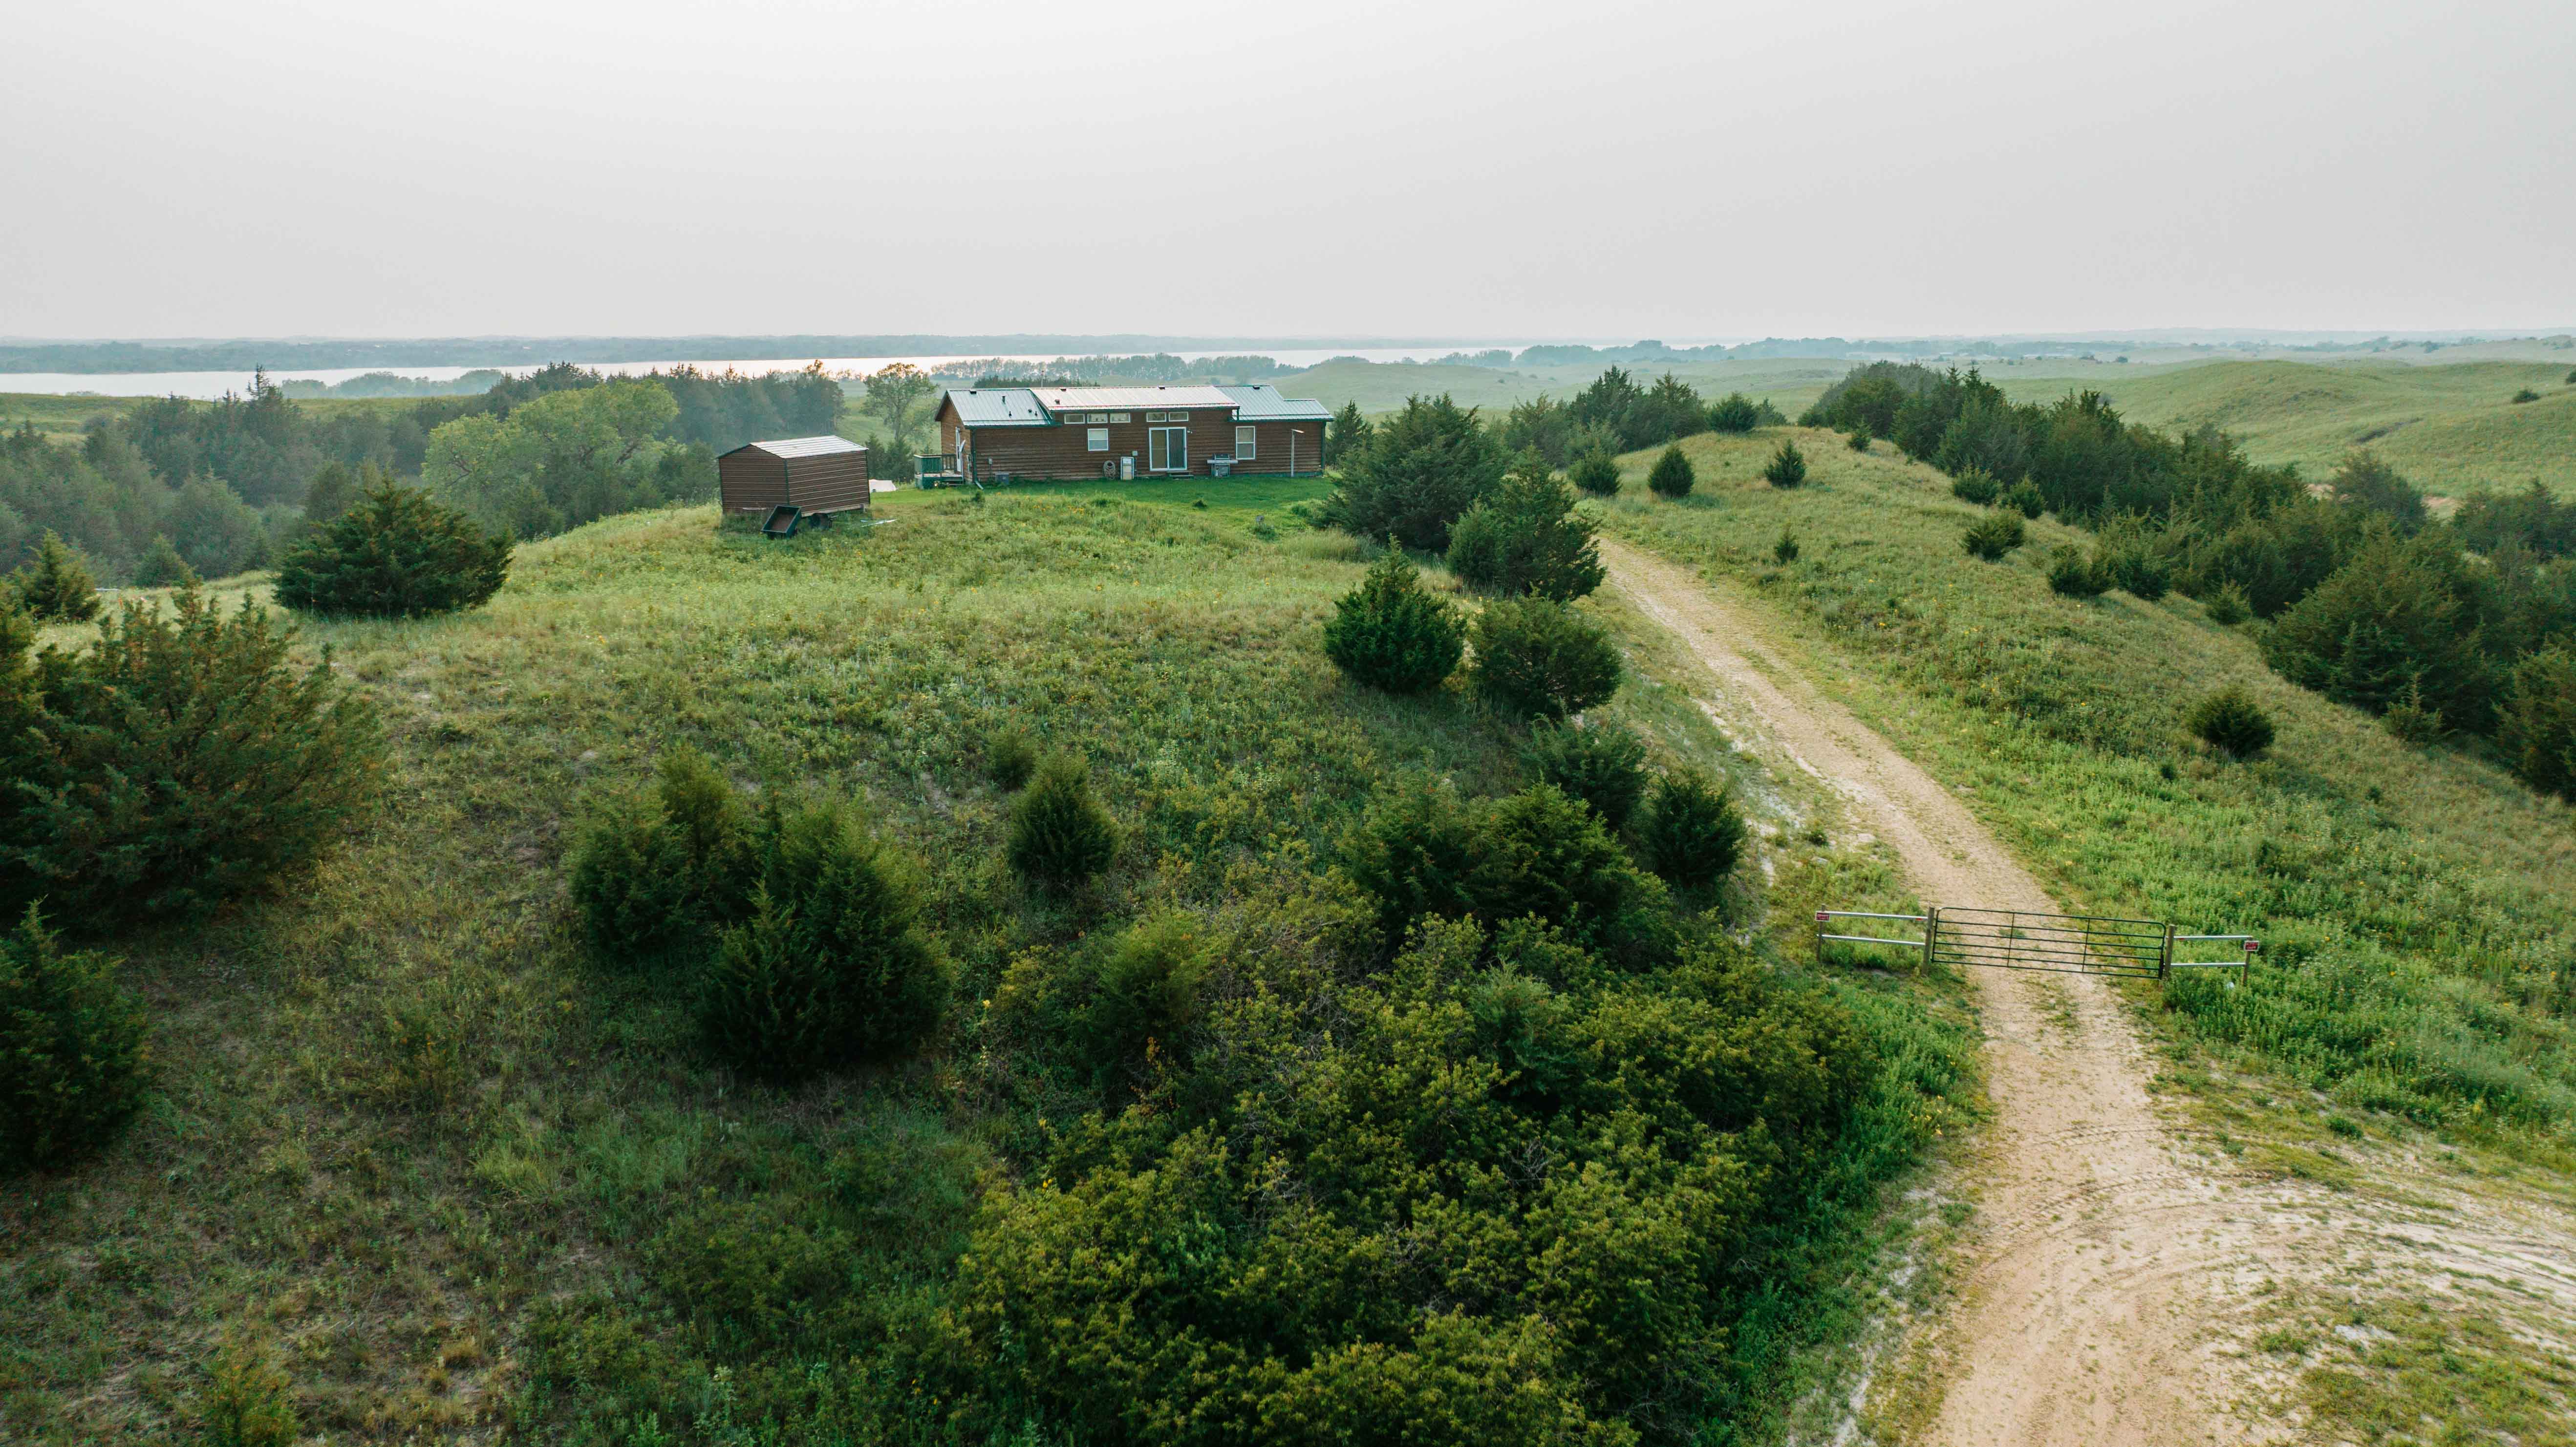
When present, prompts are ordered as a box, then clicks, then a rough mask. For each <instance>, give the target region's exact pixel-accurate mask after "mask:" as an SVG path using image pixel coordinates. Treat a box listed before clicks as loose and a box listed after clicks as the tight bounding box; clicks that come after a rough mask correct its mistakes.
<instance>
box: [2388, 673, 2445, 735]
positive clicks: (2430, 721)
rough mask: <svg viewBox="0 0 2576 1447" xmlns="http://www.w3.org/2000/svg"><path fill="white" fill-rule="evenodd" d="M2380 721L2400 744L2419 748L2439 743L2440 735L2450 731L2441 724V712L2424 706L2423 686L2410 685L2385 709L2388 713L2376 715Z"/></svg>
mask: <svg viewBox="0 0 2576 1447" xmlns="http://www.w3.org/2000/svg"><path fill="white" fill-rule="evenodd" d="M2379 721H2380V722H2381V723H2382V724H2385V725H2387V727H2388V732H2389V734H2390V735H2391V736H2393V737H2394V738H2396V739H2397V740H2398V741H2399V742H2400V743H2408V744H2413V745H2415V746H2416V747H2418V748H2421V747H2423V746H2424V745H2426V744H2434V743H2439V742H2441V739H2442V735H2444V734H2446V733H2448V732H2450V726H2449V725H2448V724H2446V723H2444V722H2443V721H2442V711H2441V709H2439V708H2437V707H2435V706H2433V705H2431V704H2428V703H2426V702H2425V701H2424V690H2423V688H2422V686H2421V685H2418V684H2412V683H2410V684H2408V685H2407V687H2406V692H2404V693H2403V694H2400V695H2399V696H2398V698H2397V701H2396V702H2394V703H2392V704H2390V705H2389V706H2388V712H2386V713H2384V714H2381V715H2380V716H2379Z"/></svg>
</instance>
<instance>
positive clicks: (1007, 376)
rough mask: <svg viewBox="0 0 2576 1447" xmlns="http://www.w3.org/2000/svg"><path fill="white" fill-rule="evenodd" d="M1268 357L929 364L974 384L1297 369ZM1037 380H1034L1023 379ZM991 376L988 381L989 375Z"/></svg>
mask: <svg viewBox="0 0 2576 1447" xmlns="http://www.w3.org/2000/svg"><path fill="white" fill-rule="evenodd" d="M1297 370H1298V369H1297V368H1295V367H1290V366H1286V365H1283V364H1282V363H1280V362H1278V361H1276V360H1274V359H1273V358H1270V357H1252V356H1244V357H1200V358H1197V359H1195V360H1184V359H1182V358H1180V357H1176V356H1173V355H1172V354H1171V353H1169V352H1156V353H1154V354H1152V355H1151V356H1134V357H1058V358H1056V359H1055V360H1053V361H1051V362H1024V361H1013V360H1011V359H1010V358H1008V357H982V358H978V359H976V360H973V361H966V362H947V363H943V364H941V365H939V366H936V367H932V368H930V369H929V374H930V375H931V376H932V377H934V378H936V379H938V380H940V381H942V382H963V383H968V384H970V385H973V386H979V387H991V386H1015V387H1026V386H1033V385H1034V386H1048V385H1058V386H1061V385H1068V384H1073V383H1085V382H1179V381H1184V380H1187V379H1189V378H1193V377H1226V378H1233V379H1239V380H1242V381H1247V382H1248V381H1252V380H1254V379H1256V378H1261V377H1278V376H1284V375H1286V374H1287V373H1290V372H1294V371H1297ZM1032 378H1034V379H1038V380H1035V381H1030V380H1025V379H1032ZM988 379H989V380H988Z"/></svg>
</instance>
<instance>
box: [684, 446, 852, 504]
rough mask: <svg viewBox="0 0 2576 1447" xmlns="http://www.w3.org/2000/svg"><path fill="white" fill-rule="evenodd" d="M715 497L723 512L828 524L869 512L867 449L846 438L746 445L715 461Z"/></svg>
mask: <svg viewBox="0 0 2576 1447" xmlns="http://www.w3.org/2000/svg"><path fill="white" fill-rule="evenodd" d="M716 494H717V496H718V498H719V499H720V500H721V502H722V504H723V507H724V510H725V512H727V513H729V514H730V513H738V512H748V513H762V514H768V513H773V512H775V511H776V510H777V509H779V508H783V507H786V508H794V509H796V512H795V513H794V514H792V515H791V516H797V517H803V518H809V519H828V518H829V517H831V516H832V514H834V513H841V512H865V511H867V509H868V450H867V449H866V448H864V447H862V446H860V445H859V444H857V443H855V442H852V441H851V440H849V439H848V438H846V437H781V438H776V439H773V440H771V441H768V442H746V443H744V444H743V445H742V446H740V447H737V448H735V449H734V450H733V451H731V452H727V453H724V454H722V455H721V456H719V457H717V458H716Z"/></svg>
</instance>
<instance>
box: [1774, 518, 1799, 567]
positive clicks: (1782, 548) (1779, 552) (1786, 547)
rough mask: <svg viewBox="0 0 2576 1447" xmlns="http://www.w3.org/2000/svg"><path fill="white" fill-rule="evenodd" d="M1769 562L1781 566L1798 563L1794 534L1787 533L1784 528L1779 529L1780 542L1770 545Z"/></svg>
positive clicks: (1796, 543)
mask: <svg viewBox="0 0 2576 1447" xmlns="http://www.w3.org/2000/svg"><path fill="white" fill-rule="evenodd" d="M1771 561H1773V562H1775V563H1781V564H1787V563H1794V562H1796V561H1798V535H1797V534H1796V533H1793V532H1791V531H1789V530H1788V529H1787V528H1785V527H1784V528H1782V529H1780V541H1778V542H1776V543H1773V544H1772V545H1771Z"/></svg>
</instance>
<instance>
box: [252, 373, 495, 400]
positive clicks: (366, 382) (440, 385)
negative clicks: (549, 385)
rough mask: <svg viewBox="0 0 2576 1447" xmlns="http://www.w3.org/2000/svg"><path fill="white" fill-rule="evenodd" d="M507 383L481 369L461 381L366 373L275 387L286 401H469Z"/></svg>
mask: <svg viewBox="0 0 2576 1447" xmlns="http://www.w3.org/2000/svg"><path fill="white" fill-rule="evenodd" d="M509 379H510V374H509V373H507V372H504V371H500V370H498V369H497V368H493V367H482V368H478V369H476V370H474V371H471V372H467V373H466V374H464V375H463V376H461V377H450V378H448V379H447V380H446V381H443V382H441V381H437V380H434V379H432V378H429V377H406V376H404V375H402V374H401V373H399V372H369V373H366V374H365V375H363V376H357V377H351V378H350V379H349V380H347V381H345V382H331V383H324V382H318V381H315V380H314V379H312V378H310V377H292V378H289V379H287V380H286V381H283V382H280V383H278V384H277V386H278V390H279V391H282V392H284V393H285V394H286V395H287V396H289V397H299V398H300V397H472V396H477V395H480V394H482V393H484V392H489V391H491V390H492V389H493V388H494V387H497V386H499V385H500V384H502V383H503V382H506V381H508V380H509Z"/></svg>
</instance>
